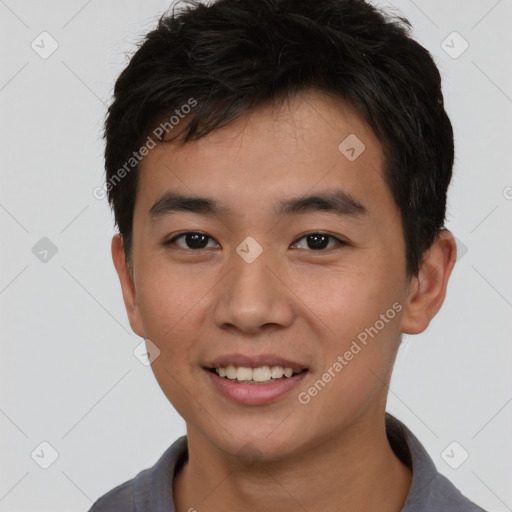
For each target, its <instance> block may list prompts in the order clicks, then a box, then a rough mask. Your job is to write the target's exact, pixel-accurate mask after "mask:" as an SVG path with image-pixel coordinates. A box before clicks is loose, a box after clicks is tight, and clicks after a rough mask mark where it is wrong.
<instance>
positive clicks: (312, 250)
mask: <svg viewBox="0 0 512 512" xmlns="http://www.w3.org/2000/svg"><path fill="white" fill-rule="evenodd" d="M187 235H202V236H205V237H206V238H208V241H210V240H213V237H211V236H209V235H207V234H206V233H201V232H200V231H185V232H183V233H180V234H178V235H176V236H174V237H173V238H171V239H170V240H167V241H165V242H163V244H162V245H164V246H166V247H168V246H170V245H172V244H174V243H175V242H176V240H178V239H180V238H182V237H185V236H187ZM313 235H321V236H325V237H328V238H329V239H330V240H334V241H335V242H336V243H337V246H338V247H344V246H348V245H349V244H348V242H345V241H344V240H341V239H339V238H338V237H335V236H334V235H331V234H329V233H323V232H321V231H314V232H311V233H306V234H304V235H301V236H300V237H299V238H297V239H296V241H295V242H294V244H296V243H297V242H298V241H300V240H302V239H303V238H307V237H309V236H313ZM327 245H329V243H328V244H327ZM334 248H335V247H329V248H326V249H317V250H314V249H306V250H307V251H308V252H326V251H328V250H330V249H334ZM178 249H181V250H184V251H194V252H200V251H202V250H203V249H208V247H203V248H200V249H191V248H188V247H187V248H184V247H180V246H178ZM210 249H211V247H210Z"/></svg>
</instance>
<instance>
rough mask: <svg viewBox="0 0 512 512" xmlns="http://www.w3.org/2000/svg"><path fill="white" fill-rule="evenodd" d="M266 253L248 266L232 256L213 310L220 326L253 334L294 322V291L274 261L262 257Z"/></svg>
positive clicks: (263, 254) (264, 256)
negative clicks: (229, 267)
mask: <svg viewBox="0 0 512 512" xmlns="http://www.w3.org/2000/svg"><path fill="white" fill-rule="evenodd" d="M267 251H268V252H270V251H269V250H267ZM267 251H263V253H262V254H261V255H260V256H259V257H258V258H257V259H256V260H255V261H252V262H251V263H248V262H247V261H244V259H242V258H241V257H240V256H239V255H238V254H237V253H234V255H233V257H232V258H231V260H232V261H231V263H232V266H231V268H232V270H231V272H229V274H228V276H227V279H226V281H225V283H224V285H223V286H222V287H221V289H219V290H218V294H219V295H218V299H217V301H216V305H215V309H214V319H215V322H216V324H217V325H218V326H219V327H222V328H224V329H225V328H231V329H237V330H239V331H242V332H244V333H248V334H254V333H257V332H259V331H265V330H269V329H276V328H278V327H287V326H289V325H290V324H291V323H292V322H293V318H294V308H293V297H294V295H293V292H292V291H291V289H290V288H289V285H287V283H286V279H285V276H284V273H283V272H279V266H278V265H277V263H276V262H275V260H272V261H271V258H270V257H267V255H265V252H267ZM280 274H281V275H280Z"/></svg>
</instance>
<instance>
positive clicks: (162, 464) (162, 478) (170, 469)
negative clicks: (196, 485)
mask: <svg viewBox="0 0 512 512" xmlns="http://www.w3.org/2000/svg"><path fill="white" fill-rule="evenodd" d="M187 455H188V451H187V438H186V436H183V437H180V438H179V439H178V440H176V441H175V442H174V443H173V444H172V445H171V446H170V447H169V448H168V449H167V450H166V451H165V452H164V453H163V455H162V456H161V457H160V458H159V459H158V461H157V462H156V463H155V465H154V466H152V467H150V468H147V469H144V470H142V471H140V472H139V473H138V474H137V476H135V477H134V478H132V479H131V480H128V481H126V482H124V483H122V484H120V485H118V486H117V487H114V488H113V489H112V490H110V491H109V492H107V493H106V494H104V495H103V496H101V497H100V498H98V499H97V500H96V501H95V502H94V504H93V505H92V508H90V509H89V511H88V512H138V511H140V510H144V511H147V512H152V511H157V510H158V511H159V510H163V509H164V508H165V509H166V510H167V508H168V507H169V505H170V504H172V503H173V496H172V481H173V478H174V473H175V471H176V470H177V468H178V466H179V465H180V464H181V463H182V462H183V460H184V459H185V458H186V457H187Z"/></svg>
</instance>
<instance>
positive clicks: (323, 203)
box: [149, 189, 368, 219]
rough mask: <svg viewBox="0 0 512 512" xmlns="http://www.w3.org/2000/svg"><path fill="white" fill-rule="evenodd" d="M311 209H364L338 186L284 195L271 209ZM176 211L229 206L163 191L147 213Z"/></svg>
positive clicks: (344, 212) (349, 212)
mask: <svg viewBox="0 0 512 512" xmlns="http://www.w3.org/2000/svg"><path fill="white" fill-rule="evenodd" d="M315 211H327V212H332V213H334V214H336V215H339V216H343V217H346V216H352V217H361V216H363V215H365V214H366V213H368V210H367V209H366V208H365V207H364V206H363V205H362V204H361V203H360V202H359V201H358V200H356V199H355V198H354V197H353V196H352V195H350V194H349V193H347V192H345V191H344V190H341V189H337V190H330V191H326V192H321V193H318V194H308V195H303V196H299V197H295V198H292V199H286V200H283V201H280V202H279V203H278V204H277V207H276V209H275V213H276V214H277V215H278V216H281V217H284V216H287V215H293V214H299V213H309V212H315ZM176 212H192V213H199V214H204V215H225V216H228V215H229V213H230V210H229V208H228V207H227V206H226V205H224V204H222V203H220V202H218V201H216V200H215V199H210V198H207V197H200V196H188V195H183V194H178V193H175V192H167V193H165V194H164V195H163V196H162V197H160V199H158V200H157V201H156V202H155V203H154V204H153V206H152V207H151V208H150V210H149V215H150V216H151V217H152V218H155V219H156V218H159V217H164V216H167V215H171V214H173V213H176Z"/></svg>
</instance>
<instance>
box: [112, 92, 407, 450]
mask: <svg viewBox="0 0 512 512" xmlns="http://www.w3.org/2000/svg"><path fill="white" fill-rule="evenodd" d="M347 137H349V139H347ZM356 137H357V138H356ZM344 141H345V142H344ZM340 144H341V147H340ZM362 144H364V151H362V152H361V150H362V149H363V145H362ZM359 153H360V154H359ZM382 166H383V154H382V148H381V146H380V143H379V141H378V139H377V138H376V137H375V135H374V134H373V133H372V131H371V130H370V128H369V127H368V126H367V125H366V124H365V123H364V121H363V120H362V119H361V117H360V116H359V115H358V114H357V113H356V112H355V111H354V110H353V109H352V108H350V107H349V106H347V105H346V104H344V103H342V102H341V101H340V100H336V99H333V98H329V97H324V96H320V95H319V94H318V93H313V92H311V93H308V94H303V95H301V96H297V97H295V98H294V99H293V100H291V101H290V103H289V104H287V103H283V104H282V105H281V106H280V107H272V106H270V105H268V106H263V107H260V108H259V109H258V110H256V111H255V112H253V113H252V114H251V115H248V116H245V117H243V118H239V119H237V120H236V121H234V122H232V123H231V124H230V125H229V126H227V127H225V128H222V129H220V130H217V131H214V132H212V133H211V134H210V135H208V136H207V137H205V138H202V139H200V140H198V141H195V142H192V143H188V144H186V145H184V146H182V147H178V146H176V145H175V144H167V145H160V146H157V147H156V148H155V149H153V150H151V151H150V153H149V154H148V155H147V156H146V157H145V159H144V161H143V162H142V165H141V168H140V175H139V183H138V189H137V200H136V206H135V212H134V223H133V271H132V274H131V275H130V277H129V278H128V277H126V275H125V277H124V278H123V277H122V278H121V282H122V285H123V293H124V298H125V302H126V307H127V309H128V314H129V318H130V322H131V325H132V328H133V329H134V331H135V332H136V333H137V334H138V335H140V336H142V337H144V338H146V339H149V340H151V343H153V344H155V345H156V346H157V347H158V349H159V350H160V355H159V356H158V357H157V358H156V359H155V360H154V362H153V364H152V368H153V371H154V374H155V376H156V379H157V381H158V383H159V385H160V387H161V388H162V390H163V392H164V393H165V395H166V396H167V397H168V399H169V400H170V402H172V404H173V405H174V406H175V408H176V409H177V410H178V412H179V413H180V414H181V415H182V416H183V418H184V419H185V421H186V423H187V427H188V432H189V435H194V436H196V438H198V439H199V438H202V439H203V440H207V441H208V442H210V443H211V444H212V445H214V446H215V447H217V448H218V449H219V450H221V451H223V452H224V453H226V454H237V453H242V452H243V450H244V449H246V448H247V447H248V446H250V447H251V449H253V450H256V451H257V453H258V454H259V456H261V457H264V458H269V459H271V458H279V457H285V456H287V455H291V454H293V453H295V454H296V453H300V452H301V451H303V450H307V449H309V448H312V447H314V446H315V445H316V444H318V443H321V442H324V441H326V440H328V439H334V438H336V436H339V435H341V433H343V432H346V431H347V430H348V429H349V428H350V427H351V426H353V425H354V424H355V422H356V420H357V421H361V419H362V418H366V419H367V420H368V421H370V420H375V418H377V417H378V414H381V411H382V410H383V408H384V404H385V397H386V385H385V383H386V382H388V380H389V375H390V372H391V368H392V365H393V361H394V358H395V355H396V351H397V348H398V344H399V336H400V332H401V327H402V322H403V316H404V312H405V306H406V304H405V303H406V301H407V294H408V287H409V280H408V278H407V276H406V272H405V268H406V261H405V246H404V238H403V233H402V226H401V219H400V212H399V210H398V208H397V206H396V204H395V202H394V200H393V197H392V195H391V193H390V190H389V189H388V187H387V185H386V183H385V181H384V178H383V172H382ZM117 267H118V271H119V272H120V275H121V274H123V268H122V263H120V260H119V258H118V263H117ZM256 368H259V369H257V370H255V369H256ZM226 372H227V377H224V376H221V375H225V373H226ZM290 372H293V374H292V376H291V377H290V376H287V375H289V373H290ZM219 373H220V374H221V375H219ZM283 373H284V374H283ZM272 375H274V377H275V378H272V377H271V376H272ZM234 376H236V377H237V378H236V379H233V377H234ZM239 379H240V380H239ZM244 379H249V381H247V380H244ZM375 421H377V420H375Z"/></svg>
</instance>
